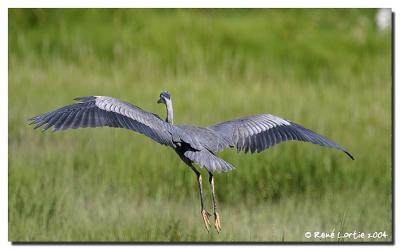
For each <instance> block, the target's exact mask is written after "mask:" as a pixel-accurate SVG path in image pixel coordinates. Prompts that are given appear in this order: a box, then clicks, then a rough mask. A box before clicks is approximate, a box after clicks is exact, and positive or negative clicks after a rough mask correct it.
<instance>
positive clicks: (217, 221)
mask: <svg viewBox="0 0 400 250" xmlns="http://www.w3.org/2000/svg"><path fill="white" fill-rule="evenodd" d="M214 226H215V229H217V232H218V233H219V232H221V219H220V217H219V214H218V213H217V212H214Z"/></svg>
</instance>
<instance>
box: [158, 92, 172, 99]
mask: <svg viewBox="0 0 400 250" xmlns="http://www.w3.org/2000/svg"><path fill="white" fill-rule="evenodd" d="M160 97H163V98H165V99H171V95H170V94H169V92H168V91H163V92H161V94H160Z"/></svg>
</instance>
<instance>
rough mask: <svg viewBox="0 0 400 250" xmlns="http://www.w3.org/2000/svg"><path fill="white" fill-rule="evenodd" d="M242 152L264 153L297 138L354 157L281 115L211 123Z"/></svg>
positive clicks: (213, 128)
mask: <svg viewBox="0 0 400 250" xmlns="http://www.w3.org/2000/svg"><path fill="white" fill-rule="evenodd" d="M208 129H211V130H214V131H216V132H217V133H218V134H219V135H220V136H221V137H222V138H224V139H225V140H227V141H228V142H229V143H230V144H229V146H231V147H236V149H237V150H238V151H244V152H245V153H247V152H249V151H250V152H251V153H254V152H261V151H263V150H265V149H267V148H269V147H272V146H273V145H276V144H279V143H281V142H284V141H289V140H297V141H305V142H311V143H314V144H318V145H320V146H325V147H330V148H335V149H338V150H341V151H343V152H344V153H346V154H347V155H348V156H349V157H350V158H352V159H354V157H353V156H352V155H351V154H350V153H349V152H348V151H347V150H346V149H344V148H343V147H341V146H339V145H338V144H336V143H335V142H333V141H331V140H329V139H327V138H325V137H323V136H321V135H319V134H317V133H315V132H313V131H311V130H309V129H306V128H304V127H302V126H300V125H298V124H296V123H294V122H291V121H288V120H285V119H282V118H280V117H277V116H273V115H269V114H262V115H255V116H249V117H244V118H240V119H237V120H231V121H227V122H223V123H219V124H216V125H212V126H209V127H208Z"/></svg>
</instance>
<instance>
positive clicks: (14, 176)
mask: <svg viewBox="0 0 400 250" xmlns="http://www.w3.org/2000/svg"><path fill="white" fill-rule="evenodd" d="M374 15H375V10H357V9H354V10H250V9H249V10H119V9H115V10H73V9H72V10H40V9H37V10H29V9H24V10H19V9H11V10H9V71H8V72H9V139H8V144H9V175H8V180H9V184H8V185H9V203H8V204H9V240H10V241H92V240H93V241H350V240H354V239H351V238H350V239H343V238H342V239H337V238H334V239H314V238H310V239H307V238H305V237H304V235H305V233H306V232H314V231H320V232H322V231H324V232H331V231H332V230H335V232H339V231H341V232H353V231H357V232H386V234H387V235H388V237H387V238H386V239H384V238H381V239H357V240H361V241H391V240H392V210H391V206H392V192H391V184H392V177H391V169H392V165H391V149H392V147H391V138H392V137H391V136H392V135H391V118H392V117H391V101H392V99H391V80H392V79H391V34H390V31H388V32H379V31H378V30H377V28H376V26H375V23H374V20H375V19H374ZM162 90H169V92H170V93H171V94H172V99H173V102H174V114H175V116H174V118H175V123H177V124H193V125H197V126H206V125H209V124H215V123H218V122H221V121H224V120H228V119H233V118H238V117H241V116H246V115H251V114H259V113H270V114H275V115H279V116H281V117H284V118H286V119H289V120H292V121H295V122H297V123H299V124H302V125H304V126H305V127H307V128H310V129H312V130H314V131H316V132H318V133H320V134H322V135H325V136H327V137H328V138H331V139H332V140H334V141H335V142H337V143H339V144H341V145H342V146H344V147H345V148H347V149H348V150H349V151H350V152H351V153H352V154H353V155H354V156H355V158H356V160H355V161H351V160H350V159H349V158H348V157H347V156H346V155H345V154H343V153H341V152H338V151H335V150H331V149H326V148H321V147H319V146H315V145H312V144H306V143H302V142H291V143H284V144H281V145H278V146H276V147H273V148H272V149H269V150H267V151H264V152H263V153H260V154H255V155H248V154H243V153H241V154H237V153H235V152H234V151H230V150H227V151H225V152H223V153H221V154H220V156H221V157H222V158H224V159H225V160H226V161H228V162H230V163H232V164H233V165H234V166H236V170H234V171H231V172H229V173H226V174H218V175H216V192H217V200H218V204H219V208H220V214H221V218H222V232H221V233H220V234H219V235H218V234H217V233H216V231H215V230H212V231H211V232H210V233H209V234H208V233H207V232H206V231H205V229H204V228H203V224H202V221H201V217H200V204H199V201H198V192H197V183H196V180H195V176H194V174H193V173H192V171H190V170H189V169H188V168H187V167H186V166H185V165H184V163H182V162H181V160H180V159H179V158H178V157H177V155H176V154H175V152H173V150H171V149H169V148H166V147H163V146H160V145H158V144H156V143H155V142H153V141H151V140H150V139H148V138H146V137H144V136H142V135H139V134H135V133H132V132H131V131H128V130H121V129H112V128H99V129H82V130H70V131H64V132H60V133H52V132H48V133H41V132H40V131H38V130H33V129H32V127H31V126H28V122H27V119H28V118H30V117H32V116H34V115H38V114H41V113H44V112H47V111H50V110H52V109H54V108H57V107H60V106H63V105H66V104H69V103H72V99H73V98H75V97H78V96H85V95H108V96H113V97H116V98H119V99H122V100H125V101H128V102H131V103H133V104H135V105H138V106H140V107H142V108H143V109H145V110H149V111H152V112H154V113H157V114H159V115H160V116H162V117H165V110H164V107H162V106H160V105H157V104H156V101H157V100H158V95H159V93H160V92H161V91H162ZM202 173H203V174H206V172H204V171H203V170H202ZM204 179H206V178H204ZM205 186H206V193H205V197H206V204H207V206H208V208H209V210H211V204H210V193H209V187H208V184H207V185H205Z"/></svg>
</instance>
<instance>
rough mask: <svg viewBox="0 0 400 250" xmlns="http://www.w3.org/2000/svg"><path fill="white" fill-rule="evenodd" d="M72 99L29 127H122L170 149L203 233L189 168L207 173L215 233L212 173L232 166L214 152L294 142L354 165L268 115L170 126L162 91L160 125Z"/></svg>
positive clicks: (134, 113) (108, 102) (117, 106)
mask: <svg viewBox="0 0 400 250" xmlns="http://www.w3.org/2000/svg"><path fill="white" fill-rule="evenodd" d="M75 100H76V101H78V103H74V104H71V105H68V106H65V107H62V108H59V109H57V110H54V111H52V112H48V113H45V114H43V115H39V116H35V117H33V118H31V120H32V123H31V124H35V125H36V127H35V128H38V127H41V126H43V125H44V127H43V131H46V130H47V129H49V128H52V129H53V131H58V130H64V129H70V128H71V129H77V128H86V127H91V128H94V127H104V126H107V127H114V128H125V129H130V130H133V131H136V132H138V133H141V134H144V135H146V136H148V137H150V138H151V139H153V140H155V141H156V142H158V143H160V144H163V145H166V146H170V147H172V148H173V149H174V150H175V152H176V153H177V154H178V155H179V157H180V158H181V159H182V160H183V162H185V163H186V164H187V165H188V166H189V167H190V169H192V170H193V172H194V173H195V174H196V177H197V182H198V186H199V193H200V205H201V216H202V219H203V222H204V224H205V227H206V229H207V231H209V229H210V226H211V224H210V220H209V218H210V216H211V214H210V213H209V212H208V211H207V210H206V209H205V208H204V203H203V186H202V179H201V174H200V172H199V171H198V170H197V169H196V168H195V167H194V166H193V163H197V164H199V165H200V166H201V167H204V168H206V169H207V171H208V173H209V182H210V185H211V194H212V202H213V210H214V226H215V228H216V230H217V231H218V233H219V232H220V230H221V219H220V215H219V213H218V212H217V205H216V199H215V190H214V175H213V173H214V172H227V171H230V170H232V169H234V167H233V166H232V165H231V164H229V163H227V162H226V161H224V160H222V159H221V158H218V157H217V156H216V155H215V153H217V152H220V151H222V150H224V149H225V148H227V147H230V148H236V149H237V151H238V152H239V151H244V152H246V153H247V152H251V153H254V152H261V151H263V150H265V149H267V148H269V147H272V146H273V145H276V144H278V143H281V142H284V141H289V140H297V141H307V142H311V143H314V144H318V145H321V146H326V147H331V148H336V149H339V150H341V151H343V152H345V153H346V154H347V155H348V156H349V157H350V158H351V159H353V160H354V158H353V156H352V155H351V154H350V153H349V152H348V151H347V150H345V149H344V148H343V147H341V146H339V145H338V144H336V143H334V142H332V141H330V140H328V139H327V138H325V137H323V136H321V135H318V134H316V133H314V132H312V131H311V130H309V129H306V128H304V127H302V126H300V125H298V124H296V123H294V122H291V121H289V120H285V119H282V118H279V117H277V116H274V115H269V114H261V115H254V116H248V117H244V118H240V119H236V120H231V121H226V122H222V123H219V124H215V125H211V126H208V127H206V128H200V127H194V126H187V125H174V124H173V109H172V99H171V95H170V94H169V93H168V92H167V91H163V92H161V94H160V99H159V100H158V103H163V104H165V106H166V109H167V118H166V120H165V121H163V120H162V119H161V118H160V117H159V116H157V115H156V114H153V113H149V112H146V111H144V110H142V109H141V108H139V107H136V106H134V105H132V104H129V103H127V102H123V101H120V100H118V99H115V98H112V97H108V96H85V97H78V98H75Z"/></svg>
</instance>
